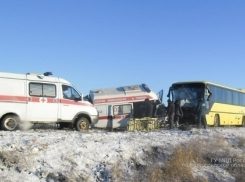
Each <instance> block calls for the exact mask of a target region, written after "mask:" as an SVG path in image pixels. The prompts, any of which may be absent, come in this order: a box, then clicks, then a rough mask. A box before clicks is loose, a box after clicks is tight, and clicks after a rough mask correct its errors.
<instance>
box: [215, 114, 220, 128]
mask: <svg viewBox="0 0 245 182" xmlns="http://www.w3.org/2000/svg"><path fill="white" fill-rule="evenodd" d="M219 125H220V123H219V116H218V114H215V116H214V127H218V126H219Z"/></svg>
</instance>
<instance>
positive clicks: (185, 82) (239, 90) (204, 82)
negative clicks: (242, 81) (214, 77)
mask: <svg viewBox="0 0 245 182" xmlns="http://www.w3.org/2000/svg"><path fill="white" fill-rule="evenodd" d="M190 83H203V84H208V85H214V86H217V87H222V88H225V89H229V90H234V91H238V92H242V93H245V89H236V88H232V87H228V86H224V85H220V84H217V83H214V82H210V81H183V82H175V83H173V84H172V85H177V84H190Z"/></svg>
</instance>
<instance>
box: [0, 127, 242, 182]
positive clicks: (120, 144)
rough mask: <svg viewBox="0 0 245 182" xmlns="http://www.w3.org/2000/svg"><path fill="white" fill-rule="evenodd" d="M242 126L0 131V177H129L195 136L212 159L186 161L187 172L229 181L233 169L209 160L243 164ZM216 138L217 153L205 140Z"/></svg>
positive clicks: (162, 159) (163, 160)
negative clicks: (235, 161)
mask: <svg viewBox="0 0 245 182" xmlns="http://www.w3.org/2000/svg"><path fill="white" fill-rule="evenodd" d="M244 132H245V128H238V127H236V128H217V129H214V128H209V129H207V130H203V129H201V130H197V129H192V130H190V131H181V130H178V129H175V130H165V129H161V130H158V131H152V132H107V131H105V130H96V129H91V130H89V131H88V132H87V133H80V132H76V131H67V130H41V129H39V130H29V131H15V132H6V131H0V141H1V143H0V176H1V181H43V182H44V181H45V182H46V181H122V180H125V181H132V180H133V179H135V178H137V179H139V178H141V177H142V176H144V173H145V174H146V169H147V168H146V166H149V165H151V166H152V167H151V169H153V167H154V166H155V165H157V166H159V167H160V168H161V169H162V168H164V167H166V166H167V163H168V161H169V160H170V158H171V155H172V154H173V153H174V152H175V149H176V147H179V146H187V147H188V146H189V145H190V144H192V143H194V144H195V142H199V143H200V144H201V145H200V146H203V147H204V148H200V153H205V154H207V155H208V157H209V160H210V164H212V165H209V166H208V165H203V166H201V165H199V166H198V165H194V166H192V173H193V176H197V177H198V176H199V177H202V178H204V179H207V180H215V179H216V178H217V180H218V181H219V179H220V181H235V180H236V176H234V174H233V173H229V172H227V170H226V168H224V167H222V166H215V165H213V164H216V163H217V164H218V162H219V164H223V163H225V162H226V163H229V162H233V163H234V160H235V159H236V160H238V159H239V160H240V164H244V165H245V158H244V162H243V161H241V157H244V150H245V148H244V146H245V138H244ZM216 139H217V141H216V142H214V145H213V146H212V147H214V148H215V147H217V146H218V147H219V149H220V153H219V152H218V153H219V154H220V156H219V155H217V151H215V152H213V151H212V148H210V147H208V146H207V145H205V143H207V142H210V141H211V142H212V141H215V140H216ZM195 145H196V144H195ZM215 145H216V146H215ZM209 146H210V145H209ZM222 147H223V148H222ZM217 150H218V149H217ZM222 151H225V152H223V153H222ZM229 152H232V153H229ZM221 153H222V155H221ZM234 154H236V155H234ZM229 158H231V160H232V161H229V160H230V159H229ZM156 159H157V160H156ZM242 159H243V158H242ZM215 160H216V161H215ZM221 160H222V161H221ZM225 160H227V161H225ZM233 163H232V164H233ZM196 164H197V163H196ZM170 165H171V164H170ZM182 165H189V164H182ZM244 167H245V166H244ZM240 169H242V170H244V169H245V168H243V167H240ZM163 171H164V170H163ZM136 173H137V174H136ZM151 174H153V172H152V171H151ZM137 175H138V176H137ZM143 181H144V180H143ZM145 181H149V180H148V179H147V178H145Z"/></svg>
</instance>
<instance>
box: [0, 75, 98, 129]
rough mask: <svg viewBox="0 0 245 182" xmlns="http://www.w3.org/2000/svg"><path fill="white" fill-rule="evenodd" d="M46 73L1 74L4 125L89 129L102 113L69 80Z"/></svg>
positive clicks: (0, 116) (0, 105)
mask: <svg viewBox="0 0 245 182" xmlns="http://www.w3.org/2000/svg"><path fill="white" fill-rule="evenodd" d="M51 75H52V73H51V72H46V73H44V74H38V73H27V74H15V73H3V72H0V126H1V129H3V130H9V131H12V130H16V129H18V128H19V125H20V124H21V123H32V124H36V123H41V124H44V123H48V124H51V123H59V124H60V126H61V127H63V126H67V125H68V124H69V125H70V126H71V125H72V126H73V127H75V128H76V130H78V131H81V130H87V129H88V128H89V125H93V124H95V123H97V121H98V112H97V110H96V108H95V107H94V106H93V105H92V104H91V103H89V102H87V101H84V100H83V96H82V94H80V93H79V92H78V91H77V90H76V89H75V88H74V87H73V86H72V85H71V84H70V83H69V82H68V81H66V80H64V79H62V78H58V77H52V76H51Z"/></svg>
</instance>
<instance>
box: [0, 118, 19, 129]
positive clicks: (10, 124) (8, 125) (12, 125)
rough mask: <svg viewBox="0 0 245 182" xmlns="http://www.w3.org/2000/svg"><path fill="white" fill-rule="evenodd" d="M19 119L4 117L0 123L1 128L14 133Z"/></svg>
mask: <svg viewBox="0 0 245 182" xmlns="http://www.w3.org/2000/svg"><path fill="white" fill-rule="evenodd" d="M19 123H20V119H19V117H18V116H15V115H7V116H4V117H3V119H2V121H1V127H2V129H3V130H7V131H14V130H17V129H18V127H19Z"/></svg>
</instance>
